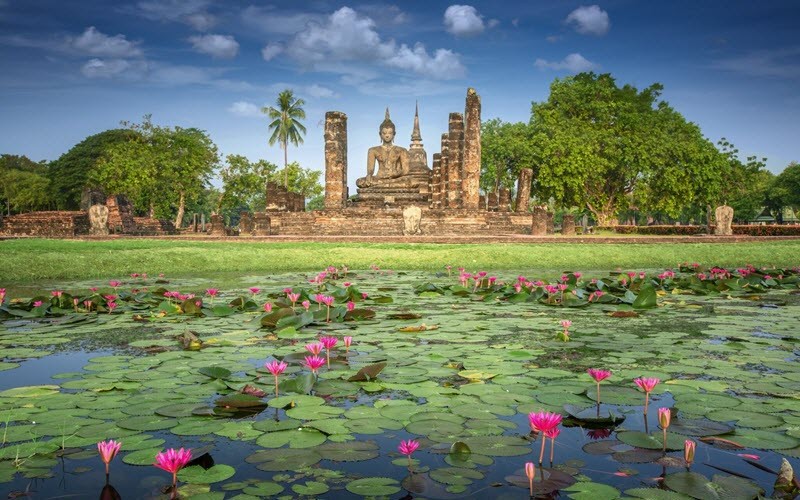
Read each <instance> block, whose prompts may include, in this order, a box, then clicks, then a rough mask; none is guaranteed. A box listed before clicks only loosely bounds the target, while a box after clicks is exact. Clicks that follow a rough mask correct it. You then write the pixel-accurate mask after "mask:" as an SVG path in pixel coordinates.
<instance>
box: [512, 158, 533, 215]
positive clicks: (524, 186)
mask: <svg viewBox="0 0 800 500" xmlns="http://www.w3.org/2000/svg"><path fill="white" fill-rule="evenodd" d="M532 181H533V169H531V168H523V169H521V170H520V171H519V179H518V181H517V202H516V203H515V207H514V211H515V212H517V213H525V212H527V211H528V203H529V202H530V199H531V182H532Z"/></svg>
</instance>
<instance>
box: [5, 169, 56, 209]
mask: <svg viewBox="0 0 800 500" xmlns="http://www.w3.org/2000/svg"><path fill="white" fill-rule="evenodd" d="M47 169H48V166H47V165H46V163H45V162H41V163H36V162H34V161H32V160H30V159H29V158H28V157H27V156H17V155H8V154H4V155H0V200H1V201H2V203H3V204H4V205H5V212H6V214H8V215H10V214H11V212H12V211H14V212H22V211H26V210H42V209H46V208H49V207H51V206H52V201H51V199H50V196H49V184H50V181H49V179H48V178H47Z"/></svg>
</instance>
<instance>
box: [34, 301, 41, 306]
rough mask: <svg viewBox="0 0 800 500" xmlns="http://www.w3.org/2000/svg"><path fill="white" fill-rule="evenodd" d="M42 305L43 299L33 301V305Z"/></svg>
mask: <svg viewBox="0 0 800 500" xmlns="http://www.w3.org/2000/svg"><path fill="white" fill-rule="evenodd" d="M41 305H42V301H41V300H37V301H34V303H33V307H39V306H41Z"/></svg>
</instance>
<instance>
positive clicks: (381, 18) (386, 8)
mask: <svg viewBox="0 0 800 500" xmlns="http://www.w3.org/2000/svg"><path fill="white" fill-rule="evenodd" d="M358 11H359V12H363V13H364V14H366V15H367V16H369V17H370V18H371V19H372V20H373V21H375V23H376V24H378V25H379V26H384V25H393V24H404V23H407V22H408V21H409V16H408V14H406V13H405V12H403V11H402V10H401V9H400V7H398V6H397V5H386V4H377V3H374V4H362V5H359V6H358Z"/></svg>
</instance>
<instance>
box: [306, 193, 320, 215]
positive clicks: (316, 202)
mask: <svg viewBox="0 0 800 500" xmlns="http://www.w3.org/2000/svg"><path fill="white" fill-rule="evenodd" d="M324 209H325V195H324V194H318V195H316V196H314V197H313V198H311V199H310V200H308V203H306V211H307V212H310V211H313V210H324Z"/></svg>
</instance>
